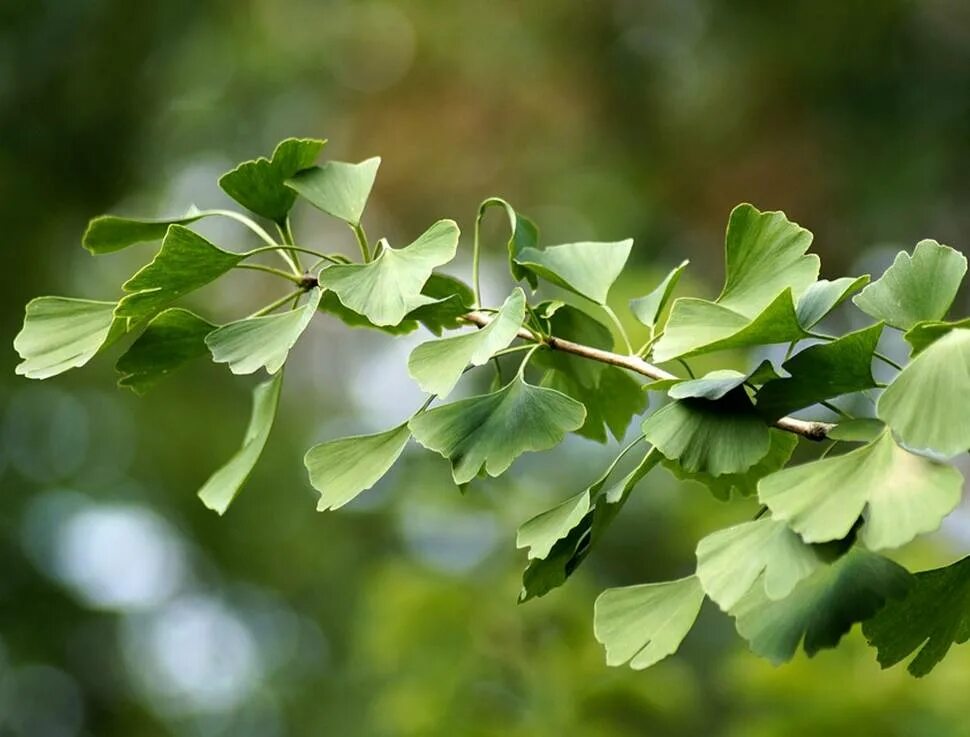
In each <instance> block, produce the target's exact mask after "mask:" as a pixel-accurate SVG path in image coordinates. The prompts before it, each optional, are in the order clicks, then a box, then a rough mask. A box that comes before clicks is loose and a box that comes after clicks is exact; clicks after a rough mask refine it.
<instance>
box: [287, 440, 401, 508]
mask: <svg viewBox="0 0 970 737" xmlns="http://www.w3.org/2000/svg"><path fill="white" fill-rule="evenodd" d="M410 438H411V431H410V430H409V429H408V425H407V423H406V422H404V423H402V424H400V425H398V426H397V427H393V428H391V429H390V430H385V431H384V432H379V433H375V434H373V435H356V436H354V437H349V438H340V439H339V440H330V441H328V442H326V443H320V444H319V445H315V446H313V447H312V448H310V450H308V451H307V453H306V456H305V457H304V459H303V463H304V465H305V466H306V468H307V471H308V472H309V474H310V483H311V484H312V485H313V488H314V489H316V490H317V491H319V492H320V500H319V501H318V502H317V510H319V511H321V512H322V511H324V510H327V509H338V508H339V507H342V506H343V505H344V504H346V503H347V502H349V501H352V500H353V499H354V498H355V497H356V496H357V495H358V494H360V493H361V492H363V491H366V490H367V489H369V488H371V487H372V486H373V485H374V484H376V483H377V482H378V481H380V479H381V478H382V477H383V476H384V474H386V473H387V472H388V471H389V470H390V468H391V466H393V465H394V462H395V461H396V460H397V459H398V457H399V456H400V455H401V453H402V452H403V450H404V446H405V445H407V443H408V440H409V439H410Z"/></svg>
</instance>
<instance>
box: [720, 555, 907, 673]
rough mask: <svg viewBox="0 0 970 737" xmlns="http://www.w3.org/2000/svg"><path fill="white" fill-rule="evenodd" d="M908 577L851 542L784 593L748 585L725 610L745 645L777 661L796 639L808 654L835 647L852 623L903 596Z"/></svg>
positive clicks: (789, 652) (790, 653)
mask: <svg viewBox="0 0 970 737" xmlns="http://www.w3.org/2000/svg"><path fill="white" fill-rule="evenodd" d="M911 583H912V576H911V575H910V573H909V572H908V571H907V570H906V569H905V568H903V567H902V566H900V565H899V564H898V563H894V562H893V561H891V560H889V559H888V558H884V557H882V556H881V555H877V554H875V553H870V552H869V551H867V550H863V549H861V548H858V547H856V548H853V549H852V550H850V551H849V552H848V553H846V554H845V555H843V556H842V557H840V558H838V559H837V560H836V561H835V562H834V563H832V564H831V565H827V566H822V567H820V568H818V569H817V570H816V571H815V572H814V573H813V574H812V575H811V576H809V577H808V578H806V579H805V580H803V581H802V582H801V583H799V584H798V585H797V586H796V587H795V590H794V591H793V592H792V593H791V594H790V595H788V596H787V597H785V598H784V599H780V600H777V601H773V600H771V599H769V598H768V595H767V594H766V593H765V587H764V586H761V585H755V586H752V587H751V588H750V589H749V590H748V593H747V594H745V596H744V597H743V598H742V599H741V600H740V601H739V602H738V603H737V604H736V605H735V606H734V608H733V609H732V610H731V615H732V616H733V617H734V618H735V624H736V626H737V630H738V634H739V635H741V636H742V637H743V638H744V639H746V640H747V641H748V645H749V646H750V647H751V649H752V650H753V651H754V652H755V653H757V654H758V655H760V656H761V657H763V658H767V659H768V660H770V661H771V662H772V663H775V664H776V665H777V664H779V663H783V662H785V661H787V660H791V658H792V656H793V655H794V654H795V651H796V650H798V646H799V644H801V645H802V647H803V648H804V650H805V652H806V654H808V655H809V657H811V656H812V655H814V654H815V653H817V652H818V651H819V650H822V649H825V648H833V647H835V646H836V645H838V644H839V640H841V639H842V636H843V635H845V634H846V633H848V631H849V630H850V629H852V625H853V624H855V623H856V622H863V621H865V620H867V619H869V618H870V617H872V616H873V615H874V614H875V613H876V612H877V611H879V609H881V608H882V607H883V606H884V605H885V604H886V602H887V601H889V600H890V599H894V598H899V597H901V596H904V595H905V594H906V592H907V590H908V589H909V587H910V585H911Z"/></svg>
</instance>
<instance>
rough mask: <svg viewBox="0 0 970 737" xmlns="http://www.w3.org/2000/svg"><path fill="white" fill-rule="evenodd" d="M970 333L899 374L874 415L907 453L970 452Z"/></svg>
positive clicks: (947, 338)
mask: <svg viewBox="0 0 970 737" xmlns="http://www.w3.org/2000/svg"><path fill="white" fill-rule="evenodd" d="M968 398H970V330H966V329H959V330H953V331H951V332H949V333H947V334H946V335H944V336H943V337H942V338H940V339H939V340H937V341H936V342H935V343H933V344H932V345H930V346H929V347H928V348H927V349H926V350H924V351H923V352H921V353H920V354H919V355H918V356H916V358H914V359H913V360H912V361H910V362H909V363H908V364H907V365H906V367H905V368H904V369H903V370H902V371H901V372H899V374H898V375H897V376H896V378H895V379H893V381H892V383H891V384H890V385H889V386H888V387H887V388H886V391H884V392H883V393H882V395H880V397H879V402H878V403H877V404H876V414H877V415H878V417H879V419H881V420H884V421H885V422H886V424H888V425H889V426H890V427H891V428H892V429H893V432H894V433H896V436H897V437H898V438H899V440H900V441H901V442H902V444H903V445H905V446H906V447H907V448H911V449H912V450H915V451H922V452H926V453H930V454H933V455H937V456H941V457H943V458H951V457H953V456H955V455H958V454H960V453H963V452H964V451H965V450H967V448H970V407H968V404H967V401H968Z"/></svg>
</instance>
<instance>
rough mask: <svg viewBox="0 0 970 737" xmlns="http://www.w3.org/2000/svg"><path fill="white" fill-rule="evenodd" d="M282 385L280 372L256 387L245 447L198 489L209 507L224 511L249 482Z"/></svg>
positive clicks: (270, 424) (219, 511)
mask: <svg viewBox="0 0 970 737" xmlns="http://www.w3.org/2000/svg"><path fill="white" fill-rule="evenodd" d="M282 385H283V374H282V373H278V374H276V376H274V377H272V378H271V379H270V380H269V381H265V382H263V383H262V384H259V385H258V386H257V387H256V388H255V389H254V390H253V413H252V416H251V417H250V419H249V427H247V428H246V435H245V437H244V438H243V443H242V447H241V448H240V449H239V450H238V451H236V454H235V455H234V456H233V457H232V458H230V459H229V462H228V463H226V465H224V466H223V467H222V468H220V469H219V470H218V471H216V472H215V473H214V474H212V476H210V477H209V480H208V481H206V482H205V484H203V486H202V488H201V489H199V499H201V500H202V503H203V504H205V506H207V507H208V508H209V509H211V510H213V511H215V512H218V513H219V514H225V511H226V510H227V509H228V508H229V505H230V504H231V503H232V500H233V499H234V498H235V497H236V494H238V493H239V490H240V489H241V488H242V485H243V484H245V483H246V479H247V478H249V474H250V473H252V470H253V467H254V466H255V465H256V461H258V460H259V456H260V455H261V454H262V452H263V447H264V446H265V445H266V439H267V438H268V437H269V431H270V430H271V429H272V427H273V420H274V419H275V418H276V407H277V405H278V404H279V401H280V387H281V386H282Z"/></svg>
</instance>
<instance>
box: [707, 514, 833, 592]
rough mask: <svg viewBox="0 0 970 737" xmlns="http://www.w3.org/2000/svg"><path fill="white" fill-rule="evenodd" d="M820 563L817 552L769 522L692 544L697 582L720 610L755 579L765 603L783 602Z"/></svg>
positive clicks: (764, 520) (781, 525)
mask: <svg viewBox="0 0 970 737" xmlns="http://www.w3.org/2000/svg"><path fill="white" fill-rule="evenodd" d="M822 563H823V558H822V556H821V554H820V552H819V550H818V548H817V547H815V546H812V545H808V544H806V543H805V542H803V541H802V539H801V538H800V537H799V536H798V535H796V534H795V533H794V532H792V531H791V529H789V527H788V525H786V524H785V523H784V522H780V521H778V520H774V519H771V518H769V517H763V518H761V519H758V520H754V521H753V522H745V523H743V524H740V525H735V526H734V527H728V528H727V529H724V530H718V531H717V532H715V533H712V534H710V535H708V536H707V537H705V538H704V539H703V540H701V541H700V543H698V545H697V578H698V580H699V581H700V582H701V585H702V586H703V587H704V592H705V593H706V594H707V595H708V596H709V597H711V601H713V602H714V603H716V604H717V605H718V606H719V607H721V609H723V610H724V611H728V610H729V609H731V608H732V607H733V606H734V605H735V604H737V603H738V601H740V600H741V597H743V596H744V595H745V594H746V593H747V592H748V590H749V589H750V588H751V587H752V586H753V585H754V583H755V581H758V580H760V582H761V584H762V586H763V587H764V592H765V595H766V596H767V597H768V598H769V599H772V600H774V599H784V598H785V597H786V596H788V595H789V594H790V593H791V592H792V590H793V589H794V588H795V586H796V585H797V584H798V582H799V581H801V580H802V579H803V578H805V577H806V576H809V575H810V574H811V573H812V572H813V571H814V570H815V569H816V568H818V566H820V565H822Z"/></svg>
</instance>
